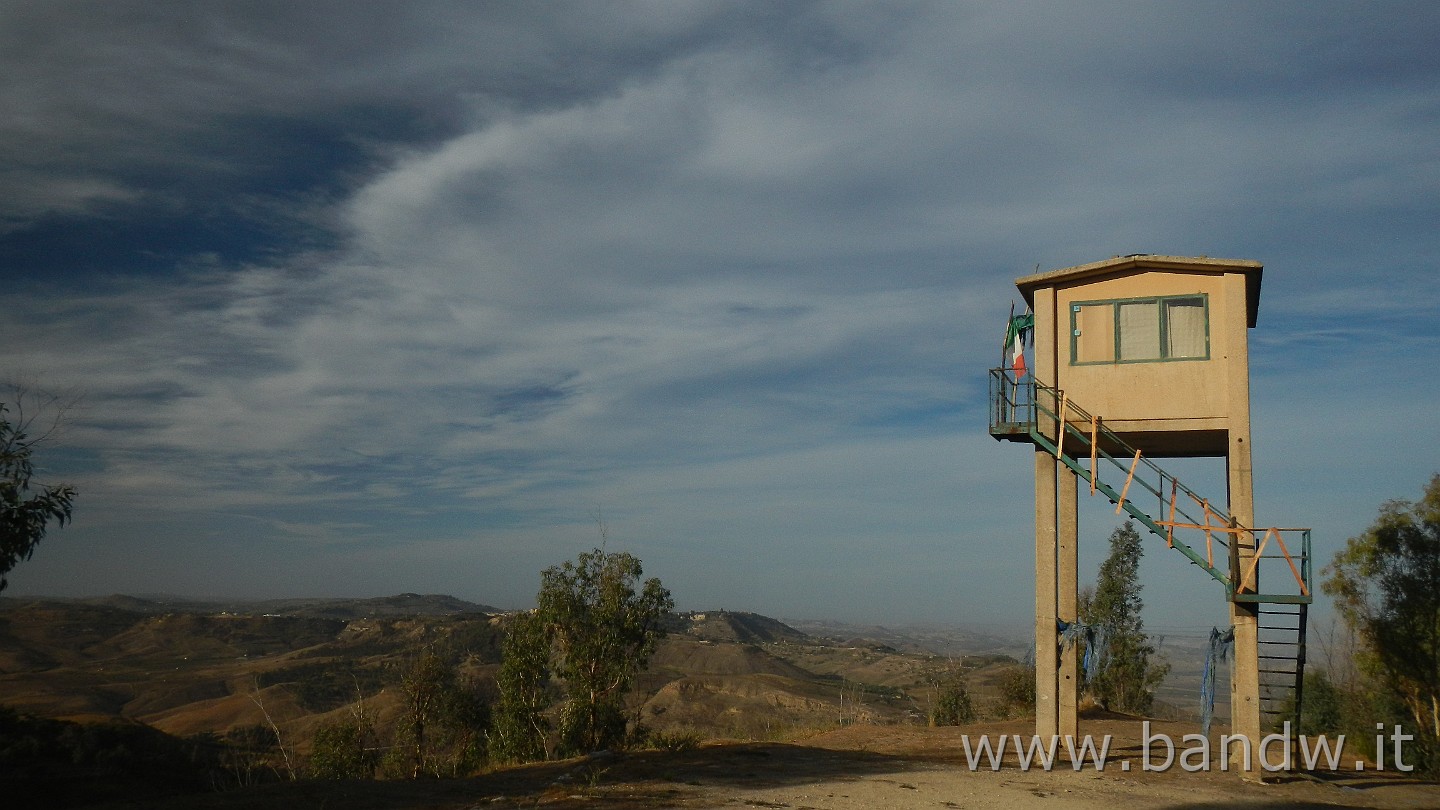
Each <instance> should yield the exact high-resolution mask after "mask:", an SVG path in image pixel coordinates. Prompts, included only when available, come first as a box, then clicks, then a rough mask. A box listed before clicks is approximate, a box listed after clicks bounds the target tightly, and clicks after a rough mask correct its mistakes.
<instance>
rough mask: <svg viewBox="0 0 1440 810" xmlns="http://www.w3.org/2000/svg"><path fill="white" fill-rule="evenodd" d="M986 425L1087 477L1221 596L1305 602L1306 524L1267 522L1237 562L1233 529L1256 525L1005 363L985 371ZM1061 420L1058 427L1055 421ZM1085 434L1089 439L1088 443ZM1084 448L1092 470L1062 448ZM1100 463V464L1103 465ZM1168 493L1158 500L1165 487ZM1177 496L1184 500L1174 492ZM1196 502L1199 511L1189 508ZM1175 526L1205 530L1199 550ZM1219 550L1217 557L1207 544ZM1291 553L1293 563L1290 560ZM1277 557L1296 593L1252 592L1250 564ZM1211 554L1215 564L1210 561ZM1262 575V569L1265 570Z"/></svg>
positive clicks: (1255, 571) (1307, 581) (1254, 567)
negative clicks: (1296, 545)
mask: <svg viewBox="0 0 1440 810" xmlns="http://www.w3.org/2000/svg"><path fill="white" fill-rule="evenodd" d="M990 402H991V413H990V432H991V434H992V435H994V436H996V437H997V438H1012V439H1013V438H1022V437H1023V439H1024V440H1027V441H1030V442H1033V443H1034V444H1036V445H1037V446H1039V447H1042V448H1044V449H1045V450H1046V451H1047V452H1049V453H1050V454H1051V455H1053V456H1055V457H1056V458H1057V459H1059V460H1060V462H1061V463H1063V464H1064V465H1065V466H1066V467H1068V468H1069V469H1071V470H1072V471H1074V472H1075V474H1076V475H1078V476H1079V477H1080V478H1081V479H1082V480H1084V481H1085V482H1086V483H1088V484H1090V485H1091V488H1092V492H1100V493H1103V494H1104V495H1105V497H1106V498H1108V499H1109V500H1110V502H1111V503H1114V504H1117V509H1116V512H1117V514H1118V513H1119V512H1120V511H1124V512H1126V513H1128V514H1129V515H1130V516H1131V517H1133V518H1134V519H1135V520H1136V521H1138V522H1139V523H1140V524H1141V525H1143V526H1145V528H1146V529H1148V530H1149V531H1150V532H1151V533H1152V534H1155V535H1156V536H1158V537H1161V538H1163V539H1164V540H1165V541H1166V543H1167V544H1168V545H1169V546H1170V547H1172V548H1174V549H1176V550H1177V551H1179V552H1180V553H1181V554H1184V555H1185V556H1186V557H1187V558H1188V559H1189V560H1190V562H1191V563H1193V564H1195V565H1196V566H1199V567H1200V568H1201V569H1202V570H1204V571H1205V572H1206V573H1207V574H1209V575H1210V576H1211V577H1213V578H1214V579H1215V580H1216V581H1217V582H1219V583H1221V584H1222V585H1224V586H1225V590H1226V594H1227V596H1228V598H1230V599H1232V600H1234V601H1239V602H1280V603H1291V604H1308V603H1309V602H1311V601H1312V597H1311V589H1310V531H1309V530H1308V529H1270V530H1266V534H1265V536H1264V538H1263V539H1261V540H1259V542H1258V543H1257V546H1258V548H1257V549H1256V551H1257V553H1256V554H1255V555H1254V559H1253V560H1252V561H1251V563H1250V565H1249V566H1248V568H1247V569H1246V570H1244V571H1241V570H1240V561H1239V555H1238V548H1237V544H1236V543H1235V542H1234V538H1235V537H1238V533H1245V534H1251V535H1252V536H1254V533H1255V531H1256V530H1254V529H1251V528H1246V529H1240V528H1239V525H1238V523H1237V522H1236V521H1234V520H1233V519H1232V518H1231V517H1230V515H1229V514H1227V513H1226V511H1225V510H1224V509H1221V508H1219V507H1217V506H1215V505H1214V504H1212V503H1210V502H1209V501H1208V500H1206V499H1204V498H1202V497H1200V496H1199V495H1198V494H1196V493H1195V492H1194V491H1192V490H1191V489H1190V488H1189V487H1187V486H1185V485H1184V484H1183V483H1181V482H1180V481H1179V480H1178V479H1176V478H1175V477H1174V476H1173V475H1171V474H1170V473H1168V472H1166V471H1165V470H1164V469H1162V468H1161V467H1160V466H1159V465H1157V464H1155V463H1154V462H1153V461H1151V460H1150V459H1149V458H1147V457H1145V456H1144V455H1143V454H1142V453H1141V452H1139V451H1138V450H1136V448H1134V447H1132V446H1131V445H1130V444H1128V443H1127V442H1125V441H1124V440H1123V439H1121V438H1120V436H1119V435H1117V434H1116V433H1115V432H1114V431H1111V430H1110V429H1108V428H1106V427H1104V423H1103V422H1102V421H1101V420H1098V419H1096V418H1095V417H1094V416H1093V415H1091V414H1090V413H1089V412H1088V411H1086V410H1085V409H1083V408H1081V407H1080V406H1078V405H1076V404H1075V403H1073V402H1071V401H1069V399H1068V398H1067V397H1066V396H1065V394H1064V392H1063V391H1060V390H1057V389H1056V388H1053V387H1051V386H1047V385H1044V384H1041V383H1038V382H1036V381H1035V379H1034V377H1033V376H1032V377H1031V378H1030V379H1028V380H1018V379H1016V378H1015V377H1014V376H1013V375H1012V374H1011V373H1010V371H1009V370H1008V369H1004V368H997V369H991V371H990ZM1062 425H1063V428H1064V429H1063V431H1062V430H1060V427H1061V426H1062ZM1092 442H1093V444H1092ZM1082 447H1083V448H1084V449H1085V450H1086V451H1087V453H1086V455H1087V456H1089V458H1086V459H1084V461H1086V462H1091V463H1093V464H1095V465H1096V466H1095V469H1094V474H1093V475H1092V471H1091V470H1090V469H1087V467H1086V466H1085V464H1084V463H1082V459H1081V458H1080V457H1077V456H1074V455H1071V454H1070V452H1068V451H1069V450H1070V449H1071V448H1082ZM1106 465H1108V467H1107V466H1106ZM1106 468H1113V469H1114V471H1115V472H1116V474H1118V475H1120V476H1123V479H1124V481H1125V483H1124V485H1123V486H1122V487H1121V488H1120V489H1118V490H1117V489H1116V488H1115V486H1114V485H1113V484H1111V483H1109V482H1107V481H1105V480H1101V479H1103V478H1104V477H1105V476H1104V473H1103V470H1104V469H1106ZM1134 487H1138V488H1139V490H1140V492H1139V494H1138V497H1140V498H1142V499H1143V498H1145V497H1147V496H1146V495H1145V493H1148V494H1149V496H1153V497H1155V498H1156V501H1157V503H1158V504H1159V514H1162V515H1163V514H1165V513H1166V511H1168V512H1169V518H1168V519H1166V518H1157V517H1154V516H1152V515H1151V514H1150V513H1149V512H1147V511H1146V510H1145V509H1143V508H1141V507H1140V506H1139V504H1138V503H1137V502H1136V500H1135V499H1134V498H1131V497H1130V492H1131V490H1132V488H1134ZM1167 489H1168V490H1169V500H1168V502H1167V500H1166V490H1167ZM1181 496H1184V499H1185V500H1183V501H1182V500H1181ZM1197 507H1198V508H1199V509H1200V510H1201V517H1199V518H1197V517H1196V516H1195V515H1194V514H1193V513H1192V510H1194V509H1196V508H1197ZM1177 528H1186V529H1198V530H1200V531H1204V532H1205V536H1206V545H1205V550H1204V553H1202V552H1201V551H1199V550H1197V549H1195V548H1193V547H1192V546H1190V545H1189V544H1187V543H1185V542H1183V541H1182V540H1180V539H1178V538H1177V537H1176V536H1175V535H1176V529H1177ZM1280 532H1292V533H1299V535H1300V540H1301V550H1300V553H1299V555H1295V556H1292V555H1291V554H1290V552H1289V550H1288V548H1287V547H1286V546H1285V543H1284V540H1283V539H1280V534H1279V533H1280ZM1272 536H1273V537H1275V538H1276V539H1277V542H1276V545H1277V546H1278V548H1279V550H1280V551H1281V553H1280V554H1270V555H1266V554H1264V553H1263V551H1264V549H1265V547H1266V546H1267V545H1268V543H1269V540H1270V538H1271V537H1272ZM1216 544H1218V545H1219V546H1220V547H1221V549H1222V550H1223V553H1222V555H1221V556H1220V557H1219V559H1218V560H1217V558H1216V557H1217V555H1216V554H1215V545H1216ZM1296 556H1298V560H1299V562H1298V565H1297V564H1296ZM1280 559H1284V560H1285V561H1286V562H1287V564H1288V565H1289V568H1290V571H1291V573H1292V574H1293V575H1294V579H1295V581H1296V582H1297V584H1298V585H1299V592H1298V593H1266V594H1261V593H1258V592H1257V589H1256V588H1252V587H1251V585H1250V583H1251V581H1252V580H1254V579H1255V578H1256V577H1258V575H1259V572H1258V566H1259V564H1260V562H1261V561H1262V560H1272V561H1274V560H1280ZM1217 562H1219V565H1218V566H1217ZM1266 579H1267V580H1269V579H1270V577H1269V576H1267V577H1266Z"/></svg>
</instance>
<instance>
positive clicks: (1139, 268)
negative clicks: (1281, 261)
mask: <svg viewBox="0 0 1440 810" xmlns="http://www.w3.org/2000/svg"><path fill="white" fill-rule="evenodd" d="M1146 270H1159V271H1170V272H1181V273H1184V272H1192V273H1241V274H1243V275H1244V276H1245V310H1246V312H1245V323H1246V325H1247V326H1249V327H1250V328H1252V329H1253V328H1255V318H1256V316H1257V315H1258V314H1259V311H1260V276H1261V274H1262V273H1263V271H1264V265H1262V264H1261V263H1260V262H1257V261H1254V260H1251V259H1212V258H1210V257H1208V256H1196V257H1190V256H1157V255H1153V254H1148V253H1136V254H1132V255H1129V256H1116V257H1114V258H1110V259H1105V260H1104V261H1099V262H1091V263H1089V264H1080V265H1076V266H1074V267H1062V268H1060V269H1059V270H1048V271H1046V272H1044V273H1035V274H1033V275H1029V276H1024V277H1021V278H1017V279H1015V286H1016V287H1018V288H1019V289H1020V294H1021V295H1022V296H1024V298H1025V303H1027V304H1029V305H1031V306H1034V305H1035V290H1036V289H1039V288H1041V287H1058V286H1060V285H1062V284H1068V283H1070V282H1074V281H1081V280H1084V279H1089V278H1096V279H1098V278H1100V277H1103V276H1112V275H1119V274H1123V273H1129V272H1144V271H1146Z"/></svg>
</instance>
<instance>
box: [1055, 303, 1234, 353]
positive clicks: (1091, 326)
mask: <svg viewBox="0 0 1440 810" xmlns="http://www.w3.org/2000/svg"><path fill="white" fill-rule="evenodd" d="M1209 358H1210V301H1209V298H1208V297H1207V296H1205V295H1203V294H1201V295H1172V296H1161V297H1156V298H1122V299H1115V300H1110V301H1079V302H1076V303H1074V304H1071V305H1070V364H1071V365H1084V364H1087V363H1152V362H1158V361H1164V360H1208V359H1209Z"/></svg>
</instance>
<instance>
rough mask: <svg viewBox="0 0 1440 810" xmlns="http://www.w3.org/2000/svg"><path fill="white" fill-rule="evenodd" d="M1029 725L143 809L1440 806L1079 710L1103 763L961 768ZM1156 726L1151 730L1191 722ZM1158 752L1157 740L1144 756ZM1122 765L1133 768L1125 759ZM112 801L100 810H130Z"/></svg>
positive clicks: (876, 729)
mask: <svg viewBox="0 0 1440 810" xmlns="http://www.w3.org/2000/svg"><path fill="white" fill-rule="evenodd" d="M1032 728H1033V726H1032V725H1031V724H1030V723H1029V722H1013V723H984V724H976V725H972V726H967V727H964V728H923V727H916V726H851V727H848V728H843V729H838V730H835V731H830V732H826V733H823V734H820V735H818V736H813V737H809V738H806V739H803V740H798V741H794V742H783V743H781V742H777V743H753V742H752V743H711V744H707V745H704V746H701V747H700V748H698V749H695V750H691V751H683V752H661V751H644V752H635V753H627V754H607V753H602V754H599V755H594V756H591V757H585V758H580V759H572V760H566V761H562V762H548V763H541V764H536V765H530V766H524V767H519V768H509V769H503V770H497V771H495V772H492V773H488V774H485V775H482V776H478V777H474V778H471V779H457V780H433V781H422V782H348V783H337V782H328V783H327V782H301V783H288V784H275V785H267V786H264V787H260V788H251V789H247V790H237V791H231V792H227V793H217V794H209V795H205V796H193V795H192V796H186V797H176V798H175V799H174V800H172V801H171V802H170V803H164V802H161V803H156V802H154V801H153V800H152V801H148V802H146V803H145V804H144V806H145V807H158V808H176V809H177V810H178V808H215V809H216V810H221V809H222V808H223V809H224V810H251V809H252V808H255V809H258V808H262V807H263V808H289V807H295V808H299V807H305V808H345V809H346V810H367V809H369V808H375V809H377V810H378V808H397V809H403V810H421V809H422V808H424V809H425V810H432V809H433V810H471V809H472V808H473V809H474V810H480V809H481V808H495V809H496V810H500V809H501V808H521V807H524V808H533V807H546V808H563V809H565V810H568V809H569V808H622V807H624V808H630V807H635V808H669V807H674V808H742V807H760V808H795V810H801V808H812V809H813V810H822V809H823V810H848V809H849V808H856V809H857V810H858V809H859V808H866V809H867V810H868V808H912V807H913V808H968V807H977V808H978V807H986V808H1002V809H1003V808H1029V807H1046V806H1051V807H1056V808H1060V807H1064V808H1067V809H1068V808H1096V809H1097V810H1099V809H1101V808H1103V810H1115V808H1117V807H1124V808H1127V810H1128V809H1129V808H1172V809H1174V810H1181V809H1182V808H1185V809H1188V810H1201V809H1202V808H1322V807H1332V808H1333V807H1366V808H1440V784H1436V783H1434V782H1426V781H1422V780H1418V779H1412V778H1409V777H1404V776H1402V775H1401V774H1399V773H1397V772H1394V771H1376V770H1374V768H1373V765H1370V764H1367V769H1366V770H1365V771H1363V772H1358V773H1357V772H1355V771H1354V770H1353V767H1354V758H1353V757H1352V756H1351V755H1348V754H1347V755H1346V758H1347V760H1349V762H1347V763H1346V768H1347V769H1348V770H1344V771H1337V772H1333V773H1332V772H1319V773H1302V772H1290V773H1285V774H1275V775H1273V776H1272V777H1271V778H1270V779H1269V780H1268V781H1266V782H1258V781H1248V780H1246V779H1242V778H1241V777H1240V776H1239V775H1237V774H1235V773H1234V772H1228V773H1225V772H1220V771H1219V770H1218V765H1217V766H1216V767H1215V768H1214V769H1212V770H1211V771H1209V772H1198V773H1189V772H1185V771H1182V770H1180V769H1179V768H1171V769H1170V770H1168V771H1165V772H1146V771H1144V770H1142V768H1141V764H1142V763H1141V754H1142V750H1141V726H1140V723H1139V721H1134V720H1128V719H1126V720H1090V721H1082V728H1081V733H1082V734H1091V735H1094V736H1095V737H1096V738H1097V739H1098V738H1099V737H1101V736H1102V735H1105V734H1110V735H1113V737H1114V741H1113V743H1112V745H1111V750H1110V758H1109V761H1108V763H1107V766H1106V768H1105V770H1104V771H1096V770H1095V769H1094V767H1093V766H1087V767H1086V768H1085V769H1083V770H1080V771H1078V772H1077V771H1075V770H1073V769H1072V768H1071V767H1070V765H1069V763H1068V761H1064V762H1062V763H1061V764H1058V765H1057V767H1055V768H1054V769H1053V770H1051V771H1049V772H1045V771H1041V770H1038V769H1031V770H1022V769H1021V768H1020V767H1019V765H1018V764H1017V761H1016V760H1015V758H1014V757H1013V756H1007V757H1006V761H1005V762H1004V764H1003V766H1002V767H1001V769H1000V770H998V771H992V770H990V768H989V765H988V764H985V765H982V766H981V768H980V769H979V770H975V771H971V770H970V769H969V768H968V767H967V766H966V760H965V755H964V749H963V746H962V741H961V738H962V735H965V734H968V735H970V736H971V738H972V739H973V738H974V737H975V736H976V735H980V734H990V735H992V737H993V736H994V735H999V734H1007V735H1008V734H1021V735H1026V736H1028V735H1029V733H1030V732H1031V730H1032ZM1194 731H1195V729H1194V728H1193V726H1191V725H1186V724H1179V723H1155V724H1153V725H1152V732H1155V733H1166V734H1170V735H1173V737H1174V739H1175V740H1176V741H1177V743H1178V742H1179V740H1180V738H1181V735H1183V734H1187V733H1192V732H1194ZM1158 758H1160V753H1159V752H1158V751H1157V752H1156V754H1155V756H1154V757H1152V759H1151V761H1152V762H1154V761H1156V760H1157V759H1158ZM1127 763H1128V769H1127ZM139 806H141V805H139V804H131V803H125V802H121V803H112V804H107V805H105V807H108V808H116V809H118V808H122V807H123V808H131V807H139Z"/></svg>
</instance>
